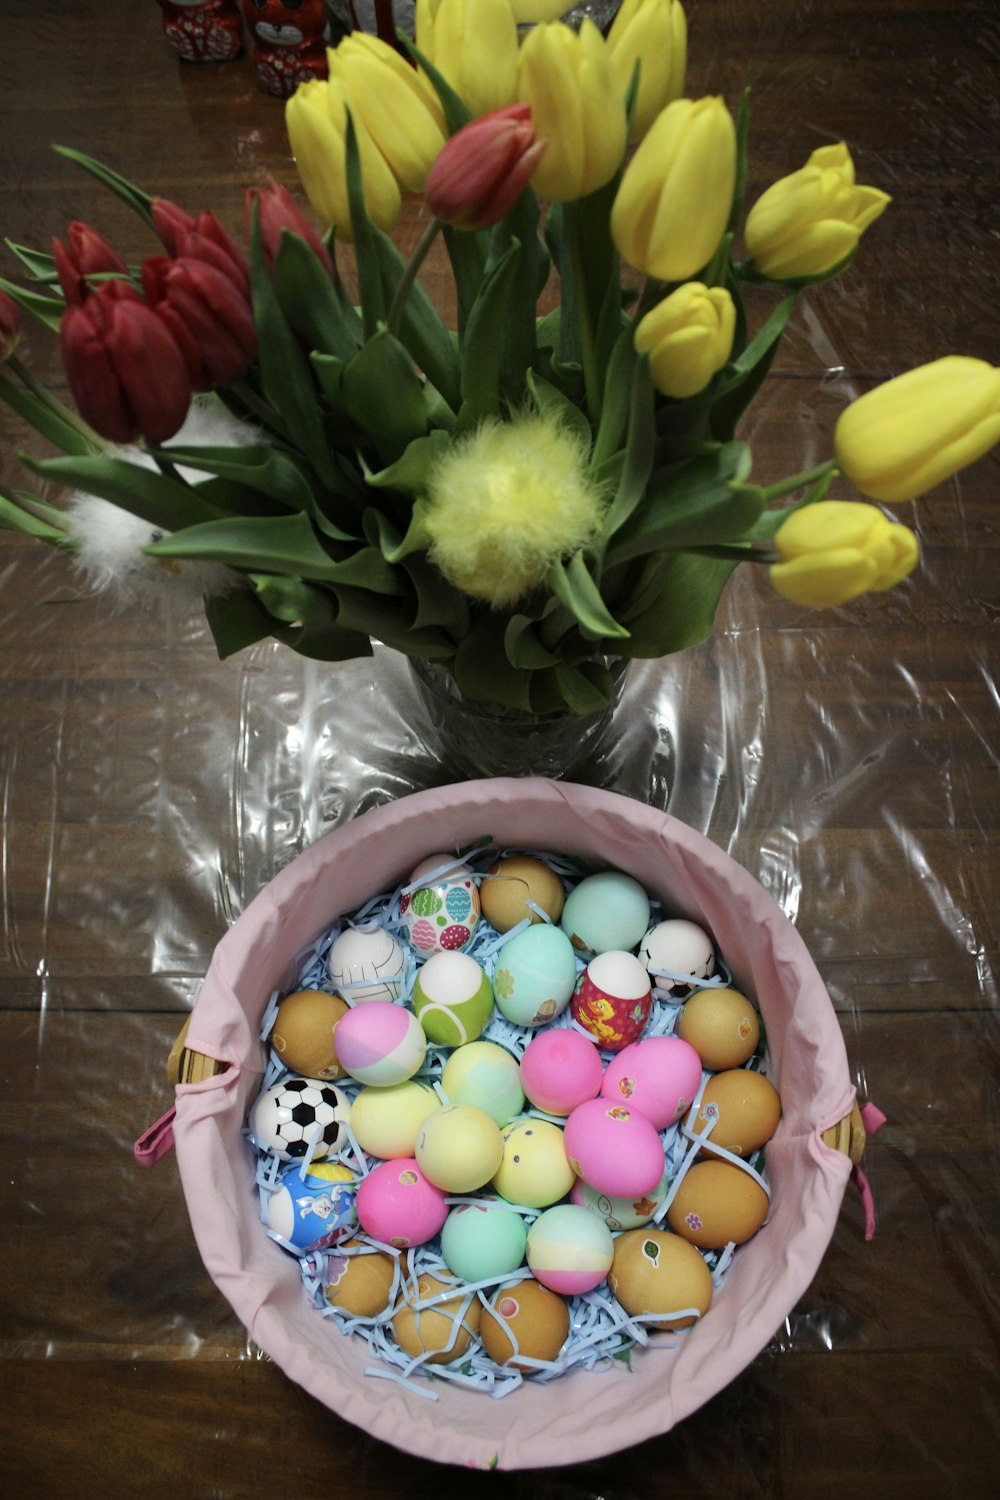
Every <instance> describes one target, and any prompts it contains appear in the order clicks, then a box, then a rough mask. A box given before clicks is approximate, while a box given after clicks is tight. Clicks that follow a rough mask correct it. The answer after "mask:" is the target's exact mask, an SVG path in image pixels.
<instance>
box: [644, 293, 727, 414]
mask: <svg viewBox="0 0 1000 1500" xmlns="http://www.w3.org/2000/svg"><path fill="white" fill-rule="evenodd" d="M735 331H736V308H735V306H734V304H733V299H732V297H731V296H730V295H729V293H728V292H727V291H726V290H725V288H724V287H720V286H713V287H707V286H704V285H703V284H702V282H700V281H687V282H685V283H684V285H683V286H679V287H678V288H677V290H676V291H675V292H671V294H670V296H669V297H664V299H663V301H662V302H660V303H658V304H657V306H656V307H654V308H653V309H652V310H651V311H650V312H648V313H647V314H646V316H645V317H644V318H643V320H642V322H641V323H640V324H639V326H638V328H637V329H636V331H635V347H636V349H637V350H638V351H639V353H640V354H646V353H648V354H649V364H650V370H651V371H652V376H653V384H654V385H655V386H656V389H657V390H658V391H662V393H663V394H664V396H673V397H675V398H676V399H678V400H684V398H685V397H687V396H696V395H697V394H698V392H699V391H703V390H704V389H705V387H706V385H708V382H709V381H710V380H711V378H712V376H713V375H714V374H715V372H716V371H717V370H721V369H722V366H723V365H724V364H725V363H726V360H727V359H728V358H729V355H730V351H731V350H732V347H733V334H734V333H735Z"/></svg>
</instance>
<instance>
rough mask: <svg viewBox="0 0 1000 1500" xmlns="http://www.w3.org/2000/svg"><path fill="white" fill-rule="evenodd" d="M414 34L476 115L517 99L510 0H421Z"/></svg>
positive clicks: (432, 61) (418, 42)
mask: <svg viewBox="0 0 1000 1500" xmlns="http://www.w3.org/2000/svg"><path fill="white" fill-rule="evenodd" d="M415 38H416V43H417V47H418V49H419V50H420V52H422V53H423V55H424V57H426V58H427V61H428V62H431V63H433V64H434V66H435V68H437V70H438V71H439V72H440V73H443V74H444V76H445V78H446V79H447V80H448V82H449V83H450V84H451V86H452V88H453V89H454V90H455V92H456V94H458V96H459V98H460V99H461V100H462V102H463V103H464V104H466V105H467V106H468V108H469V109H470V110H471V112H472V114H473V115H485V114H488V113H489V112H490V111H491V110H494V109H502V108H503V107H504V105H505V104H513V103H514V101H515V100H516V99H517V23H516V22H515V20H514V12H513V10H512V9H511V0H417V7H416V33H415Z"/></svg>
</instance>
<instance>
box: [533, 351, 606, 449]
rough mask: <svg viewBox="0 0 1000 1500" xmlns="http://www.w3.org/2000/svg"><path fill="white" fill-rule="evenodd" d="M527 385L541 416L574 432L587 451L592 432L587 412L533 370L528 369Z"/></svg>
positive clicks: (591, 439)
mask: <svg viewBox="0 0 1000 1500" xmlns="http://www.w3.org/2000/svg"><path fill="white" fill-rule="evenodd" d="M527 387H528V390H529V392H530V394H531V397H532V400H533V401H534V403H535V406H536V407H537V408H538V410H539V412H540V413H541V414H542V416H543V417H548V418H550V419H551V420H553V421H556V422H558V423H559V425H560V426H561V427H565V428H567V429H568V430H569V431H570V432H572V433H574V434H575V436H576V437H578V438H579V440H580V442H581V444H582V445H583V449H584V452H589V451H590V445H591V442H592V441H593V436H594V434H593V432H592V431H591V428H590V422H589V420H588V417H587V413H586V412H585V411H581V410H580V408H579V407H578V406H577V404H576V402H575V401H571V400H570V398H569V397H568V396H565V395H564V394H563V392H562V391H561V390H560V389H559V387H558V386H555V385H552V384H551V382H549V381H548V380H543V379H542V377H541V376H540V375H536V374H535V372H534V371H533V370H529V371H528V379H527Z"/></svg>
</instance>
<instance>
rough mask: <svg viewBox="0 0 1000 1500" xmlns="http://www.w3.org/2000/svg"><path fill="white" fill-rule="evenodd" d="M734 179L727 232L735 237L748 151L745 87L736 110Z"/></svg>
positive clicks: (747, 93) (745, 182)
mask: <svg viewBox="0 0 1000 1500" xmlns="http://www.w3.org/2000/svg"><path fill="white" fill-rule="evenodd" d="M735 123H736V180H735V182H734V185H733V204H732V208H731V209H730V211H729V222H728V224H727V225H726V229H727V231H728V233H729V234H730V235H732V236H734V237H735V235H736V232H737V230H738V229H739V226H740V219H741V218H742V215H743V198H744V196H745V194H746V188H747V165H748V158H749V153H750V90H749V88H745V89H744V90H743V93H742V94H741V95H740V107H739V109H738V110H737V111H736V121H735Z"/></svg>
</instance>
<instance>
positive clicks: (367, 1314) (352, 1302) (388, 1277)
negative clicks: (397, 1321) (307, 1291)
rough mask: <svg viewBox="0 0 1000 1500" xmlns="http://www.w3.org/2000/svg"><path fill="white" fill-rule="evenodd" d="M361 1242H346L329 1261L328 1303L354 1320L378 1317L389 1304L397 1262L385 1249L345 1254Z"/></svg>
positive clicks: (334, 1252)
mask: <svg viewBox="0 0 1000 1500" xmlns="http://www.w3.org/2000/svg"><path fill="white" fill-rule="evenodd" d="M360 1245H361V1241H360V1240H345V1242H344V1244H343V1245H338V1246H337V1248H336V1249H335V1250H334V1251H333V1253H332V1254H331V1256H330V1259H329V1261H328V1262H327V1275H328V1277H329V1278H330V1279H329V1280H328V1282H327V1284H326V1300H327V1301H328V1302H329V1303H331V1304H332V1305H333V1306H334V1307H336V1308H339V1309H340V1311H341V1312H344V1313H347V1314H348V1315H349V1316H350V1317H352V1318H374V1317H376V1316H377V1314H378V1313H380V1312H382V1310H383V1309H384V1307H385V1305H386V1303H387V1302H388V1301H389V1293H390V1292H391V1290H392V1279H393V1276H394V1275H395V1272H396V1263H395V1261H394V1260H393V1258H392V1256H391V1255H386V1254H385V1253H384V1252H383V1251H382V1250H374V1251H372V1252H371V1253H370V1254H368V1253H365V1254H361V1255H350V1256H347V1255H341V1254H340V1251H341V1250H353V1249H354V1248H356V1247H359V1246H360Z"/></svg>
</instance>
